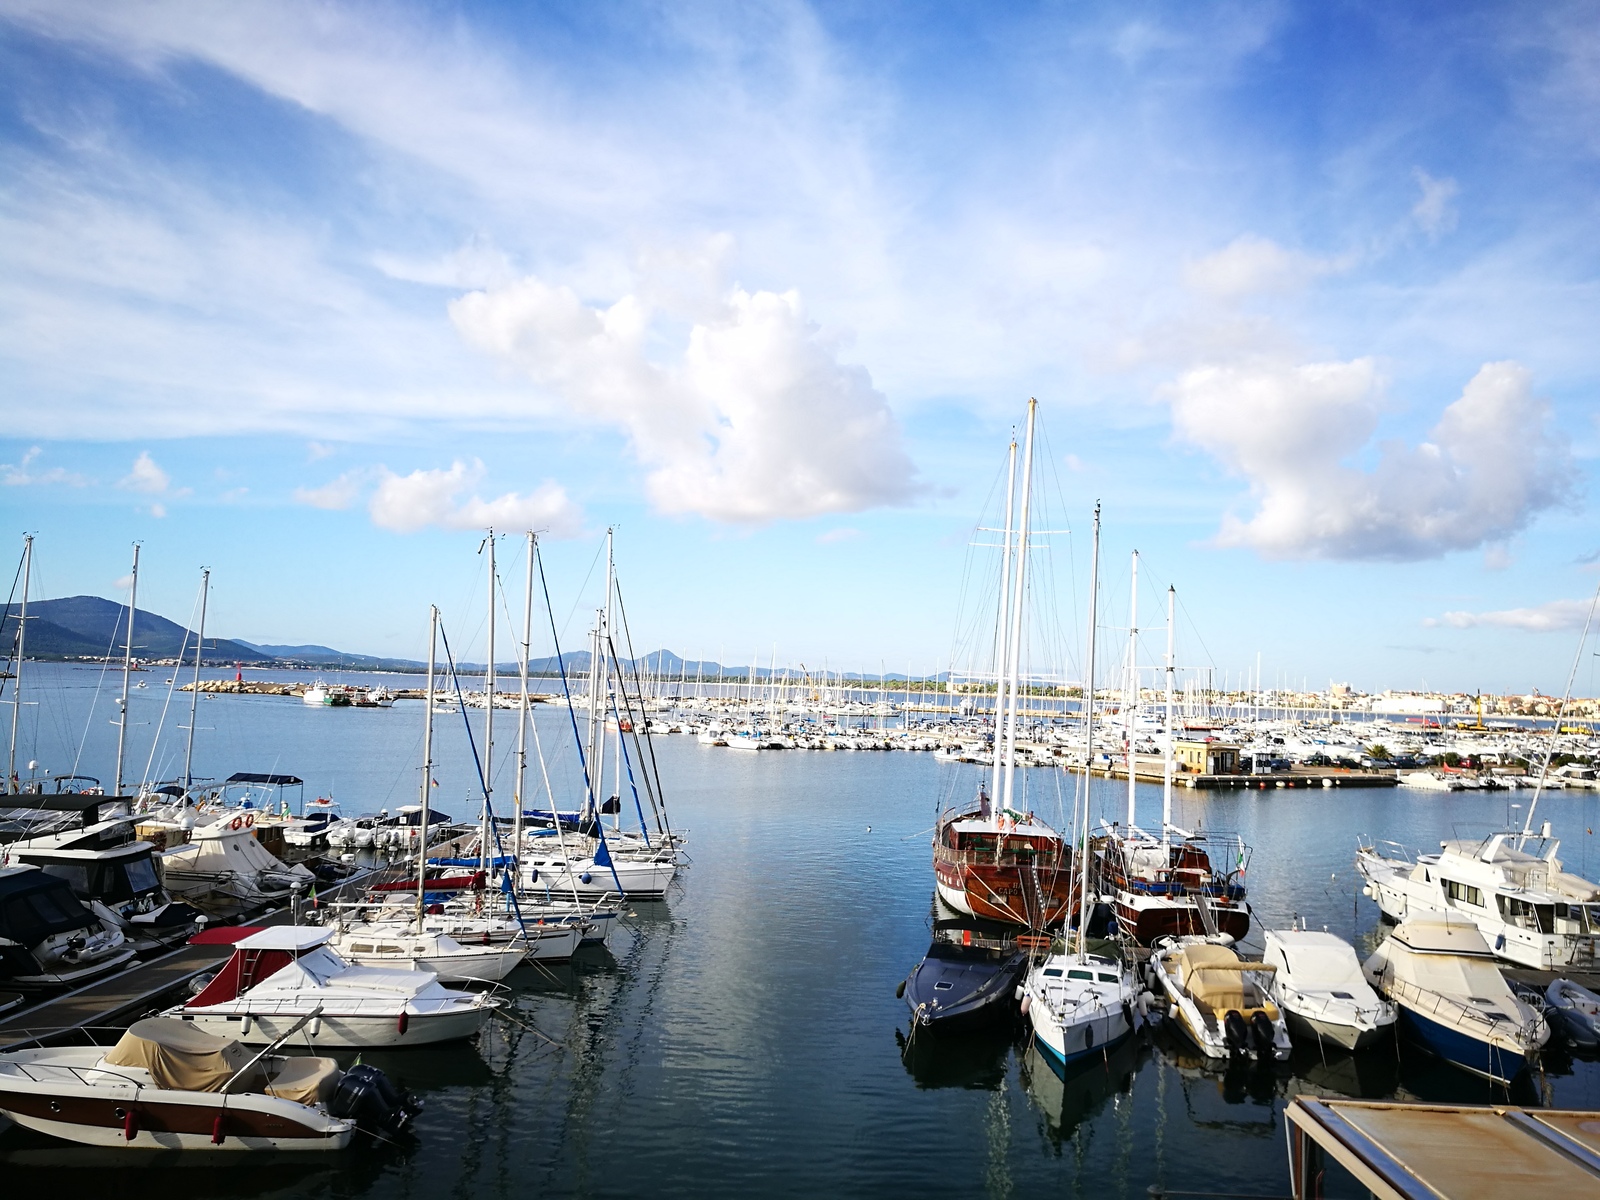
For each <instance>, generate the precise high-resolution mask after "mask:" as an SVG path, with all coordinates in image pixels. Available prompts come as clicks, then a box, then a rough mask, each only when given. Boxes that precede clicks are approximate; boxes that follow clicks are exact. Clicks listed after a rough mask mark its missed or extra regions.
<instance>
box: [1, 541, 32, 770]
mask: <svg viewBox="0 0 1600 1200" xmlns="http://www.w3.org/2000/svg"><path fill="white" fill-rule="evenodd" d="M32 577H33V534H31V533H25V534H23V535H22V612H21V615H20V616H19V617H18V619H17V674H16V677H15V678H14V679H13V680H12V684H11V758H10V761H9V763H8V764H7V766H6V791H8V792H10V793H11V794H12V795H15V794H16V793H17V792H18V791H20V790H21V788H20V785H19V782H18V780H17V723H18V721H19V720H20V719H21V717H22V660H23V657H24V655H25V654H26V651H27V644H28V581H29V580H30V579H31V578H32Z"/></svg>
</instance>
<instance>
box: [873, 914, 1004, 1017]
mask: <svg viewBox="0 0 1600 1200" xmlns="http://www.w3.org/2000/svg"><path fill="white" fill-rule="evenodd" d="M1027 965H1028V953H1027V951H1026V950H1024V949H1022V948H1021V947H1019V946H1018V945H1017V944H1016V941H1015V939H1013V938H1010V937H1005V936H995V935H993V934H985V933H984V932H983V931H974V930H972V929H970V928H968V929H959V930H937V931H935V934H934V938H933V944H932V945H930V946H929V947H928V953H927V954H926V955H925V956H924V957H923V959H922V961H921V962H919V963H918V964H917V965H916V966H914V967H912V968H911V974H910V975H908V976H906V978H905V981H904V982H903V983H902V984H901V985H900V987H899V989H898V992H899V995H900V997H901V998H902V999H903V1000H905V1002H906V1007H907V1008H909V1009H910V1010H911V1020H912V1022H913V1025H914V1027H915V1028H916V1029H917V1030H919V1031H920V1030H926V1031H928V1032H930V1033H958V1032H964V1031H967V1030H971V1029H976V1028H979V1027H980V1026H983V1025H988V1024H991V1023H994V1022H998V1021H1003V1020H1005V1019H1006V1018H1008V1017H1011V1016H1014V1015H1015V1013H1016V1007H1017V1000H1016V995H1015V992H1016V987H1017V980H1018V979H1019V978H1021V976H1022V972H1023V970H1024V968H1026V967H1027Z"/></svg>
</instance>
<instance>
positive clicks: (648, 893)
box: [517, 834, 678, 900]
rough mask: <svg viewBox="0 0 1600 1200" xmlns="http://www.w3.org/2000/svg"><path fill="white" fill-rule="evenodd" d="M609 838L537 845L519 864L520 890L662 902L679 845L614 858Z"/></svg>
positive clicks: (675, 869)
mask: <svg viewBox="0 0 1600 1200" xmlns="http://www.w3.org/2000/svg"><path fill="white" fill-rule="evenodd" d="M609 837H610V835H609V834H607V835H605V836H602V837H598V838H583V837H581V836H580V837H579V838H577V839H575V843H574V844H573V845H571V846H567V847H562V846H551V845H549V844H548V841H537V842H533V843H532V844H531V845H529V846H528V853H527V854H526V855H525V856H524V857H523V858H522V860H521V862H520V863H519V873H520V874H519V878H518V881H517V882H518V889H517V890H518V891H519V892H533V891H536V890H537V891H549V892H551V893H552V894H557V895H562V896H576V897H578V898H580V899H598V898H604V897H606V896H617V895H621V896H624V897H626V898H627V899H629V900H661V899H664V898H665V897H666V894H667V888H668V887H670V886H671V885H672V881H673V879H675V878H676V877H677V874H678V852H677V849H676V847H675V846H672V845H670V844H661V845H659V846H657V847H656V848H655V849H653V850H651V851H650V852H649V853H647V854H646V853H639V854H628V855H626V856H624V855H622V854H616V855H613V854H612V853H611V848H610V846H609V845H608V844H607V842H608V839H609Z"/></svg>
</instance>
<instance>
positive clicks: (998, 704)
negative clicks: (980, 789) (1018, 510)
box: [989, 427, 1017, 797]
mask: <svg viewBox="0 0 1600 1200" xmlns="http://www.w3.org/2000/svg"><path fill="white" fill-rule="evenodd" d="M1009 459H1010V462H1009V465H1008V466H1007V468H1006V544H1005V553H1004V556H1003V557H1002V559H1001V565H1000V614H999V620H997V621H995V623H994V680H995V683H994V766H993V768H992V769H991V770H990V773H989V795H990V796H991V797H995V796H999V795H1000V737H1001V729H1000V712H1001V709H1002V708H1003V707H1004V705H1005V696H1006V684H1005V675H1006V663H1007V662H1008V661H1009V655H1008V653H1007V651H1008V649H1009V646H1010V633H1011V622H1010V617H1011V517H1012V506H1013V504H1014V503H1015V502H1016V498H1017V435H1016V432H1015V428H1014V427H1013V432H1012V434H1011V452H1010V455H1009Z"/></svg>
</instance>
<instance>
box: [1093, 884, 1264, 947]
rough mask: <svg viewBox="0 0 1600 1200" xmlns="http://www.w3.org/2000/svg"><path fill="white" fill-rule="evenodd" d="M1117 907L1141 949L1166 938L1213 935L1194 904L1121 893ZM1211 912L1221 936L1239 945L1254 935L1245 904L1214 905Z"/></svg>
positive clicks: (1122, 922)
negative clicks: (1243, 939) (1250, 935)
mask: <svg viewBox="0 0 1600 1200" xmlns="http://www.w3.org/2000/svg"><path fill="white" fill-rule="evenodd" d="M1113 907H1114V908H1115V909H1116V913H1117V924H1118V925H1120V926H1121V927H1122V931H1123V932H1124V933H1125V934H1127V935H1128V936H1129V937H1131V938H1132V939H1133V940H1134V941H1136V942H1138V943H1139V944H1140V945H1141V946H1153V945H1155V944H1156V942H1158V941H1160V940H1161V939H1162V938H1165V937H1203V936H1204V935H1206V934H1207V933H1208V932H1209V930H1207V929H1206V927H1205V918H1204V917H1202V916H1201V914H1200V910H1199V909H1198V908H1197V907H1195V906H1194V905H1193V904H1184V903H1180V902H1173V901H1166V900H1159V899H1156V898H1153V897H1144V896H1134V895H1133V894H1132V893H1128V892H1118V893H1117V894H1116V896H1115V898H1114V900H1113ZM1211 911H1212V915H1213V917H1214V919H1215V921H1216V926H1217V932H1218V933H1225V934H1227V935H1228V936H1229V937H1231V938H1232V939H1233V940H1234V941H1236V942H1237V941H1239V940H1241V939H1242V938H1244V937H1245V935H1246V934H1248V933H1249V932H1250V913H1249V910H1247V909H1246V908H1245V907H1244V906H1243V905H1242V904H1240V905H1234V904H1231V903H1227V904H1224V903H1222V902H1218V901H1213V902H1212V905H1211Z"/></svg>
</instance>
